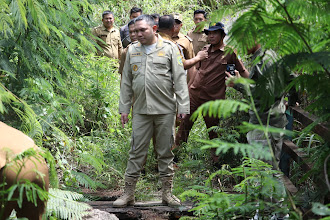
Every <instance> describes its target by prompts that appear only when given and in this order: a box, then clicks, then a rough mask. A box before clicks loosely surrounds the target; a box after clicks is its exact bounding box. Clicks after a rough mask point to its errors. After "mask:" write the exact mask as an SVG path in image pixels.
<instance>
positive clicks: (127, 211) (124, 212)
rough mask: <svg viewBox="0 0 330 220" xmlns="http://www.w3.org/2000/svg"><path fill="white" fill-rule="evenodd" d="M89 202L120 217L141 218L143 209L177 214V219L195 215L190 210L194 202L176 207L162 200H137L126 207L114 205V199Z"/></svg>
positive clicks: (95, 207) (171, 214)
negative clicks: (167, 204) (165, 204)
mask: <svg viewBox="0 0 330 220" xmlns="http://www.w3.org/2000/svg"><path fill="white" fill-rule="evenodd" d="M87 204H89V205H90V206H92V207H93V208H94V209H99V210H102V211H106V212H109V213H112V214H115V215H116V216H117V217H118V218H119V219H139V218H140V217H141V216H142V211H143V210H150V211H154V212H156V213H159V214H163V213H168V214H169V215H170V216H175V219H176V218H180V217H182V216H192V215H193V213H192V212H189V210H190V209H192V207H193V204H192V203H183V205H182V206H180V207H175V208H174V207H169V206H164V205H163V204H162V203H161V201H148V202H136V203H135V205H134V206H128V207H124V208H115V207H113V201H91V202H87Z"/></svg>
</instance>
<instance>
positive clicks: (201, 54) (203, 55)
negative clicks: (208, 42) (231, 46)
mask: <svg viewBox="0 0 330 220" xmlns="http://www.w3.org/2000/svg"><path fill="white" fill-rule="evenodd" d="M208 56H209V54H208V52H207V51H206V50H201V51H199V52H198V53H197V55H196V57H198V60H199V61H202V60H205V59H207V58H208Z"/></svg>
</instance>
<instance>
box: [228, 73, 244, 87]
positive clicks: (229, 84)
mask: <svg viewBox="0 0 330 220" xmlns="http://www.w3.org/2000/svg"><path fill="white" fill-rule="evenodd" d="M234 71H235V76H232V75H231V74H230V73H229V72H227V71H225V73H226V75H227V76H226V77H225V80H226V86H228V87H234V79H237V78H239V77H241V76H240V75H239V72H238V71H237V70H234Z"/></svg>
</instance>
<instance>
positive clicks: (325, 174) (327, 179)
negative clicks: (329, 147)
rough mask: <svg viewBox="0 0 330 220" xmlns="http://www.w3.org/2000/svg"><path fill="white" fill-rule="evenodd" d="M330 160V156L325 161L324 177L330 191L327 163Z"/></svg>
mask: <svg viewBox="0 0 330 220" xmlns="http://www.w3.org/2000/svg"><path fill="white" fill-rule="evenodd" d="M329 158H330V154H329V155H328V156H327V158H325V161H324V177H325V182H326V183H327V186H328V189H329V191H330V183H329V176H328V172H327V162H328V159H329Z"/></svg>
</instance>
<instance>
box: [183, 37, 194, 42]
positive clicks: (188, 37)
mask: <svg viewBox="0 0 330 220" xmlns="http://www.w3.org/2000/svg"><path fill="white" fill-rule="evenodd" d="M185 37H186V38H187V39H188V40H189V41H190V42H192V41H193V40H192V39H191V38H190V37H189V36H187V35H185Z"/></svg>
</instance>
